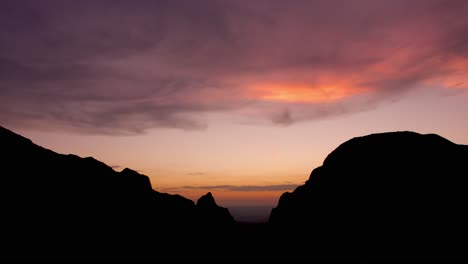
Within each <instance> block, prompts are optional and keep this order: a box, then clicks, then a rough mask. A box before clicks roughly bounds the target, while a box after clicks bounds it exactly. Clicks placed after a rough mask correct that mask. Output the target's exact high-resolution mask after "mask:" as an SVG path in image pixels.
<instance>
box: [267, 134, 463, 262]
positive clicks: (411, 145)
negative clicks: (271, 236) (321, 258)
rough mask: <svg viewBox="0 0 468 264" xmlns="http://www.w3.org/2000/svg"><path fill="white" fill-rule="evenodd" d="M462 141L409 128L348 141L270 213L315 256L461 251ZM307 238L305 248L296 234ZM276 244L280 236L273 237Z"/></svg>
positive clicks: (280, 230)
mask: <svg viewBox="0 0 468 264" xmlns="http://www.w3.org/2000/svg"><path fill="white" fill-rule="evenodd" d="M467 190H468V146H462V145H456V144H454V143H452V142H450V141H448V140H446V139H444V138H442V137H440V136H438V135H433V134H430V135H421V134H417V133H413V132H394V133H383V134H373V135H369V136H364V137H358V138H353V139H351V140H349V141H347V142H345V143H343V144H342V145H340V146H339V147H338V148H337V149H336V150H334V151H333V152H332V153H330V154H329V155H328V157H327V158H326V159H325V161H324V163H323V165H322V166H320V167H318V168H316V169H314V170H313V171H312V173H311V175H310V178H309V180H308V181H307V182H306V183H305V185H303V186H300V187H298V188H297V189H296V190H294V192H292V193H284V194H283V195H282V196H281V199H280V201H279V203H278V206H277V207H276V208H274V209H273V210H272V214H271V216H270V223H271V224H272V225H273V228H274V230H275V234H276V235H278V236H281V235H285V236H289V237H291V234H295V235H293V236H292V238H291V240H290V242H291V243H292V244H293V245H292V246H291V247H295V246H300V248H301V249H304V247H307V248H308V249H307V250H308V251H309V252H311V251H315V252H316V254H325V255H327V254H331V255H339V254H341V255H360V256H407V255H411V256H419V257H420V256H435V255H438V256H451V257H455V256H460V255H467V252H466V249H467V248H468V247H467V242H466V237H467V235H468V232H467V223H468V215H467V214H466V206H467V202H468V191H467ZM298 237H301V238H304V239H305V240H306V241H309V243H308V244H307V246H304V245H303V244H302V242H300V243H296V242H297V240H296V239H297V238H298ZM278 243H280V241H278Z"/></svg>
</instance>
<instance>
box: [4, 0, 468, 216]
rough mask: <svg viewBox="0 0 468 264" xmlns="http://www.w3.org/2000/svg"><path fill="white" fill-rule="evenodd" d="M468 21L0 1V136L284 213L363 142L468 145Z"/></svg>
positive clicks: (419, 2)
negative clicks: (299, 190)
mask: <svg viewBox="0 0 468 264" xmlns="http://www.w3.org/2000/svg"><path fill="white" fill-rule="evenodd" d="M110 6H111V7H112V8H110ZM467 14H468V1H458V0H453V1H438V0H414V1H400V0H396V1H379V0H377V1H374V0H355V1H354V0H353V1H333V0H332V1H284V0H283V1H276V0H271V1H270V0H269V1H263V0H254V1H223V0H221V1H211V0H206V1H205V0H203V1H108V0H102V1H50V0H43V1H1V3H0V35H2V38H1V39H2V41H0V125H2V126H4V127H6V128H8V129H11V130H13V131H15V132H18V133H20V134H22V135H24V136H26V137H28V138H30V139H31V140H33V141H34V142H35V143H37V144H39V145H42V146H44V147H46V148H50V149H52V150H54V151H57V152H60V153H74V154H77V155H80V156H92V157H95V158H96V159H98V160H101V161H103V162H105V163H106V164H109V165H111V166H113V168H114V169H115V170H117V171H121V170H122V169H124V168H126V167H129V168H132V169H135V170H137V171H139V172H141V173H143V174H145V175H147V176H148V177H149V178H150V179H151V182H152V186H153V188H154V189H156V190H159V191H163V192H168V193H176V194H180V195H183V196H186V197H188V198H190V199H192V200H194V201H195V200H196V199H197V198H198V197H200V196H201V195H203V194H204V193H206V192H208V191H211V192H212V193H213V194H214V196H215V198H216V200H217V201H218V203H219V204H220V205H225V206H227V205H229V206H238V205H241V206H251V205H262V206H271V207H273V206H274V205H275V204H276V203H277V201H278V199H279V196H280V195H281V194H282V193H283V192H286V191H292V190H294V188H295V186H299V185H301V184H303V183H304V182H305V181H306V180H307V178H308V177H309V174H310V172H311V171H312V170H313V169H314V168H315V167H317V166H320V165H321V164H322V162H323V160H324V159H325V158H326V156H327V155H328V154H329V153H330V152H331V151H333V150H334V149H335V148H336V147H337V146H339V144H341V143H343V142H344V141H346V140H348V139H350V138H352V137H356V136H362V135H366V134H370V133H377V132H387V131H403V130H411V131H415V132H419V133H437V134H440V135H441V136H444V137H446V138H448V139H449V140H453V141H454V142H457V143H459V144H468V122H467V121H466V120H467V116H468V44H467V43H468V38H467V36H468V15H467Z"/></svg>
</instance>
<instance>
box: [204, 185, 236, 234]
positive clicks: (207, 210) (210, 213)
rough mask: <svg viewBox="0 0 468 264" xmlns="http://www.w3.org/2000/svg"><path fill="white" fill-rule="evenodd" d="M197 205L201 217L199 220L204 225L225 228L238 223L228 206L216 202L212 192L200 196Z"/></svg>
mask: <svg viewBox="0 0 468 264" xmlns="http://www.w3.org/2000/svg"><path fill="white" fill-rule="evenodd" d="M196 207H197V212H198V213H199V217H200V219H199V220H200V221H201V223H202V224H204V225H208V226H220V227H222V228H225V227H226V226H233V225H234V224H235V223H236V222H235V220H234V218H233V217H232V215H231V214H230V213H229V210H228V209H227V208H224V207H220V206H218V205H217V204H216V201H215V199H214V198H213V195H212V194H211V192H208V193H207V194H205V195H203V196H202V197H200V199H198V201H197V206H196Z"/></svg>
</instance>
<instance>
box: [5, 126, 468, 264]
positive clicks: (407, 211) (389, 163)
mask: <svg viewBox="0 0 468 264" xmlns="http://www.w3.org/2000/svg"><path fill="white" fill-rule="evenodd" d="M0 146H1V148H0V160H1V162H2V163H1V167H0V171H1V174H0V183H1V184H0V187H1V190H0V210H1V216H2V217H1V220H0V244H1V245H2V246H1V247H0V258H1V259H4V258H6V259H9V258H12V259H15V260H17V259H20V260H21V259H26V260H28V259H33V260H37V259H50V258H53V259H56V260H57V259H58V260H60V259H70V258H72V259H76V258H79V259H83V260H86V259H113V258H116V259H122V258H123V259H129V258H130V259H142V258H151V259H159V258H161V259H170V260H215V261H225V260H234V261H236V260H237V261H239V262H241V261H245V260H280V261H283V262H291V261H293V260H298V259H299V260H303V259H321V258H326V259H327V260H328V259H338V260H341V259H347V260H349V259H362V258H368V259H369V258H370V259H372V258H385V259H388V258H393V259H398V258H412V259H414V258H418V259H419V258H434V257H440V258H444V259H445V258H450V259H453V258H465V257H466V256H467V255H468V254H467V253H466V252H465V251H466V248H468V247H467V246H468V245H467V242H466V239H465V238H466V237H468V236H467V235H468V228H467V223H468V216H466V213H465V211H466V205H467V202H468V191H467V187H468V179H467V177H468V146H464V145H457V144H454V143H452V142H450V141H448V140H446V139H444V138H442V137H440V136H438V135H434V134H428V135H421V134H417V133H414V132H391V133H382V134H372V135H368V136H363V137H357V138H353V139H351V140H349V141H347V142H345V143H343V144H341V145H340V146H339V147H338V148H337V149H335V150H334V151H333V152H332V153H330V154H329V155H328V156H327V158H326V159H325V161H324V162H323V165H322V166H320V167H318V168H316V169H314V170H313V171H312V173H311V175H310V177H309V179H308V180H307V181H306V183H305V184H304V185H302V186H299V187H298V188H297V189H296V190H294V191H293V192H291V193H284V194H283V195H282V196H281V197H280V199H279V202H278V205H277V207H276V208H274V209H273V210H272V212H271V215H270V220H269V222H268V223H265V224H245V223H243V224H240V223H236V222H235V221H234V219H233V217H232V216H231V214H230V213H229V210H228V209H226V208H223V207H220V206H218V205H217V204H216V201H215V199H214V197H213V195H212V194H211V193H207V194H206V195H204V196H202V197H201V198H200V199H198V201H197V203H196V204H195V203H194V202H193V201H192V200H189V199H186V198H184V197H182V196H180V195H172V194H167V193H161V192H158V191H156V190H154V189H153V187H152V185H151V182H150V180H149V178H148V177H147V176H145V175H142V174H140V173H138V172H137V171H134V170H131V169H128V168H125V169H124V170H122V171H120V172H117V171H115V170H113V169H112V168H111V167H109V166H107V165H106V164H104V163H102V162H100V161H98V160H96V159H94V158H91V157H88V158H81V157H78V156H76V155H62V154H58V153H55V152H53V151H51V150H48V149H45V148H42V147H40V146H37V145H35V144H34V143H33V142H32V141H31V140H29V139H27V138H24V137H22V136H19V135H17V134H15V133H13V132H11V131H9V130H7V129H5V128H2V127H0Z"/></svg>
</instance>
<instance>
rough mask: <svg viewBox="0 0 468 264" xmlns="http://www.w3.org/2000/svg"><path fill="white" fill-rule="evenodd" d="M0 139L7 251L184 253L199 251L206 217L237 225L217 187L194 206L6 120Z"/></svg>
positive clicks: (47, 253)
mask: <svg viewBox="0 0 468 264" xmlns="http://www.w3.org/2000/svg"><path fill="white" fill-rule="evenodd" d="M0 145H1V148H0V160H1V161H2V166H1V168H0V169H1V177H0V181H1V187H2V190H1V192H0V200H1V202H0V203H1V204H0V205H1V212H2V220H1V226H0V228H1V238H0V240H1V242H2V243H1V244H2V245H6V246H3V247H2V248H1V249H0V250H1V251H0V253H1V255H2V256H10V257H14V256H21V257H26V258H28V257H47V256H60V255H63V256H89V257H92V256H132V255H138V256H141V255H146V254H151V255H156V256H158V255H161V256H164V255H166V256H173V255H182V256H183V255H191V254H194V253H193V252H195V254H197V253H198V252H196V250H195V249H193V250H192V251H190V250H191V248H192V247H191V246H188V244H189V243H190V242H191V240H190V239H191V238H193V240H195V239H198V237H200V236H202V235H203V233H202V231H200V230H199V225H200V223H202V222H203V221H211V222H213V221H216V223H217V224H216V228H223V227H224V225H225V224H226V225H229V227H226V229H228V228H232V227H231V225H232V222H233V220H232V216H231V215H230V214H229V211H228V210H227V209H225V208H221V207H219V206H217V205H216V202H215V201H214V198H213V197H212V196H211V194H210V196H209V198H210V201H209V203H203V202H201V203H200V202H199V204H200V205H197V206H196V205H195V203H194V202H193V201H191V200H189V199H186V198H184V197H182V196H180V195H171V194H167V193H161V192H157V191H155V190H153V188H152V186H151V182H150V180H149V178H148V177H147V176H145V175H142V174H140V173H138V172H136V171H133V170H131V169H128V168H126V169H124V170H122V171H121V172H116V171H114V170H113V169H112V168H111V167H109V166H107V165H106V164H104V163H102V162H100V161H98V160H96V159H94V158H80V157H78V156H76V155H61V154H57V153H55V152H53V151H50V150H48V149H45V148H42V147H40V146H37V145H35V144H33V143H32V141H31V140H29V139H26V138H24V137H22V136H19V135H17V134H15V133H13V132H11V131H9V130H7V129H5V128H3V127H0ZM201 200H206V198H201ZM211 217H214V219H210V218H211ZM229 221H231V222H229ZM210 228H213V229H214V227H213V226H212V225H208V224H205V225H204V229H205V230H204V231H203V232H205V231H207V230H206V229H208V231H209V229H210Z"/></svg>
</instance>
